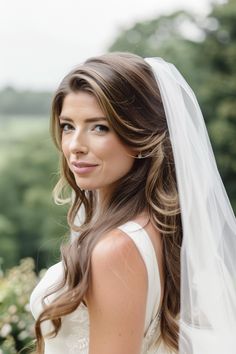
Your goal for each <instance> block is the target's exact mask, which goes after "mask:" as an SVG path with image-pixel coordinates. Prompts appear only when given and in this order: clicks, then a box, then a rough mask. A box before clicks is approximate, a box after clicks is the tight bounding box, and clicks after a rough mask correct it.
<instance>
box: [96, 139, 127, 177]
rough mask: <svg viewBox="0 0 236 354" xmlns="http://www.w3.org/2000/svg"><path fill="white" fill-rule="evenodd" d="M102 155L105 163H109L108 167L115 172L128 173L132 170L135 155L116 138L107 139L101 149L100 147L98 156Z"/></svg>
mask: <svg viewBox="0 0 236 354" xmlns="http://www.w3.org/2000/svg"><path fill="white" fill-rule="evenodd" d="M100 153H101V157H102V158H103V160H104V162H105V163H106V162H107V163H109V165H108V166H107V167H108V168H113V169H115V170H117V169H120V170H121V171H127V170H129V169H130V168H131V166H132V164H133V161H134V158H133V157H132V156H134V153H133V152H132V151H131V150H130V149H129V148H127V147H125V146H124V145H123V144H122V143H121V142H120V141H119V140H118V139H117V138H114V136H112V137H110V138H108V139H106V141H104V142H103V144H102V145H101V146H100V148H99V147H98V149H97V154H98V155H99V154H100Z"/></svg>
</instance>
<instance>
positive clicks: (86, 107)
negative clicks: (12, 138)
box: [60, 91, 104, 118]
mask: <svg viewBox="0 0 236 354" xmlns="http://www.w3.org/2000/svg"><path fill="white" fill-rule="evenodd" d="M91 114H93V115H94V114H99V115H101V114H102V115H104V114H103V111H102V109H101V107H100V105H99V103H98V100H97V99H96V97H95V96H94V95H92V94H90V93H87V92H84V91H78V92H70V93H69V94H67V95H66V96H65V98H64V100H63V104H62V110H61V114H60V115H61V116H68V117H70V118H72V117H71V115H72V116H81V117H84V118H89V116H90V115H91Z"/></svg>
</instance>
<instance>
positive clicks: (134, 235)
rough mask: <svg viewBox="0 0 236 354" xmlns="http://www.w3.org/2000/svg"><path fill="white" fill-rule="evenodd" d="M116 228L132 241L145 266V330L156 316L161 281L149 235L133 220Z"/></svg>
mask: <svg viewBox="0 0 236 354" xmlns="http://www.w3.org/2000/svg"><path fill="white" fill-rule="evenodd" d="M118 229H120V230H122V231H123V232H124V233H125V234H127V235H128V236H129V237H130V238H131V239H132V240H133V241H134V243H135V245H136V246H137V248H138V250H139V253H140V254H141V256H142V258H143V260H144V263H145V265H146V268H147V274H148V294H147V307H146V319H145V330H146V329H147V328H148V326H149V324H150V322H151V321H152V320H153V319H154V317H155V316H156V314H157V311H158V308H159V303H160V289H161V283H160V275H159V267H158V263H157V259H156V253H155V250H154V247H153V244H152V241H151V240H150V237H149V236H148V234H147V232H146V230H145V229H144V228H143V227H141V225H139V224H137V223H136V222H134V221H129V222H127V223H125V224H123V225H121V226H119V227H118Z"/></svg>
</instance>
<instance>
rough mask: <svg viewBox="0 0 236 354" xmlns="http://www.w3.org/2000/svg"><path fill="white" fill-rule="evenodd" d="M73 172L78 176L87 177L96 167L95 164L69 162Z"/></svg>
mask: <svg viewBox="0 0 236 354" xmlns="http://www.w3.org/2000/svg"><path fill="white" fill-rule="evenodd" d="M71 165H72V169H73V172H74V173H76V174H78V175H87V174H89V173H91V172H93V171H94V169H96V167H97V166H98V165H97V164H92V163H89V162H84V161H81V162H77V161H72V162H71Z"/></svg>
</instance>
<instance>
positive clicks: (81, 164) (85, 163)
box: [71, 161, 98, 168]
mask: <svg viewBox="0 0 236 354" xmlns="http://www.w3.org/2000/svg"><path fill="white" fill-rule="evenodd" d="M71 164H72V165H73V166H75V167H78V168H83V167H93V166H98V165H97V164H92V163H88V162H76V161H72V162H71Z"/></svg>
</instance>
